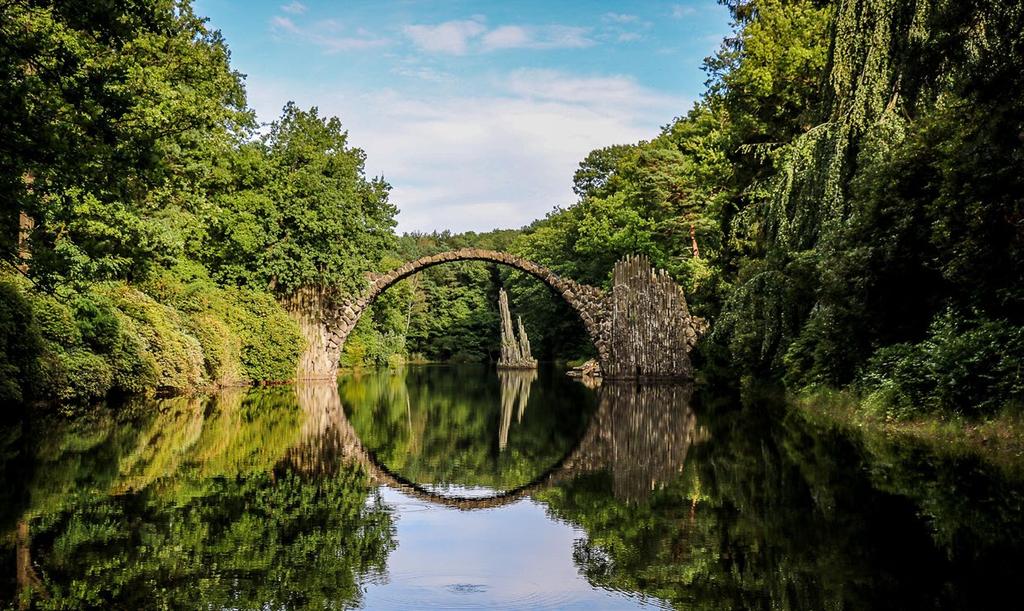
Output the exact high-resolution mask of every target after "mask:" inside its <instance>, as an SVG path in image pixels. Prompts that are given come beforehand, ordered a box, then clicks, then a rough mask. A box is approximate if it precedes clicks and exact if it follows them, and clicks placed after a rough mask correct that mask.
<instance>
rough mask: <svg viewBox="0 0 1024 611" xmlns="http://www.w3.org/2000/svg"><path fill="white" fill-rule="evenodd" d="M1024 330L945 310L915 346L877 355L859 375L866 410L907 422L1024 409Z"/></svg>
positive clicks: (899, 346) (901, 346) (889, 349)
mask: <svg viewBox="0 0 1024 611" xmlns="http://www.w3.org/2000/svg"><path fill="white" fill-rule="evenodd" d="M1022 364H1024V328H1022V327H1020V326H1018V325H1013V324H1011V323H1009V322H1008V321H1005V320H988V319H983V318H977V317H965V316H962V315H960V314H958V313H956V312H954V311H952V310H947V311H946V312H945V313H943V314H942V315H940V316H938V317H936V318H935V320H933V321H932V324H931V326H930V327H929V332H928V337H927V338H926V339H925V340H924V341H922V342H920V343H916V344H907V343H904V344H896V345H893V346H887V347H885V348H882V349H880V350H878V351H877V352H876V353H875V354H874V356H873V357H872V358H871V360H870V362H869V364H868V367H867V368H866V371H865V372H864V373H863V374H862V375H861V379H860V383H861V385H862V388H863V389H864V390H866V391H867V392H868V396H867V400H866V402H865V403H866V407H868V408H869V409H871V410H872V411H875V412H877V413H884V414H885V415H887V416H890V417H895V418H904V417H909V416H914V415H919V414H924V413H942V412H946V413H956V414H959V415H963V416H968V417H978V416H987V415H992V414H995V413H997V412H999V411H1000V410H1002V409H1006V408H1008V407H1013V406H1020V405H1022V404H1024V365H1022Z"/></svg>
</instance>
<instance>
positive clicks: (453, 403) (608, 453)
mask: <svg viewBox="0 0 1024 611" xmlns="http://www.w3.org/2000/svg"><path fill="white" fill-rule="evenodd" d="M117 411H118V413H119V414H120V415H118V416H115V415H113V413H112V412H108V411H100V412H99V413H97V414H95V415H92V416H90V417H88V418H79V419H76V420H74V421H68V420H67V419H58V418H38V419H36V420H35V421H32V422H29V423H27V424H19V425H16V426H15V425H10V426H6V427H3V428H0V552H2V553H0V601H2V604H3V605H4V606H9V607H13V608H18V607H25V608H62V609H78V608H102V609H110V608H115V609H150V608H171V609H192V608H196V609H198V608H204V609H225V608H230V609H285V608H287V609H292V608H318V609H339V608H368V609H426V608H443V609H452V608H504V609H538V608H557V609H628V608H644V607H653V608H670V607H672V608H685V609H693V608H696V609H705V608H706V609H746V608H750V609H930V608H946V609H1004V608H1018V603H1017V602H1016V601H1017V589H1018V586H1019V578H1020V575H1021V573H1022V570H1024V509H1022V507H1024V482H1022V481H1019V480H1017V479H1015V478H1014V477H1011V476H1009V475H1007V474H1005V473H1003V472H1001V471H999V470H997V469H996V468H994V467H990V466H987V465H985V464H984V463H982V462H980V461H978V460H976V459H972V458H966V457H956V456H952V455H950V456H942V455H936V454H935V453H934V452H931V451H928V450H926V449H924V448H923V447H917V446H912V445H907V444H906V443H903V444H896V443H894V442H892V441H890V440H887V439H885V438H881V437H876V436H872V435H866V434H855V435H851V434H849V433H843V432H841V431H839V430H837V429H835V428H830V427H828V426H826V425H822V424H816V423H815V422H814V421H813V420H811V419H808V418H807V417H805V416H802V415H801V413H800V412H798V411H795V410H790V409H787V408H786V406H785V405H784V404H782V403H781V402H780V401H779V400H778V399H777V398H775V397H773V396H772V395H771V394H770V393H766V392H762V393H759V392H755V391H748V392H746V393H744V396H743V397H742V398H741V397H740V393H739V392H737V391H735V390H731V391H716V390H712V389H711V388H709V387H697V388H693V387H690V386H673V385H642V386H637V385H622V384H605V385H603V386H601V387H599V388H589V387H588V386H587V385H584V384H582V383H580V382H577V381H574V380H571V379H569V378H567V377H566V376H565V375H564V374H563V372H561V371H557V370H554V369H543V368H542V369H541V370H540V371H539V372H521V371H520V372H496V371H494V370H493V369H492V368H487V367H483V366H481V367H461V366H460V367H447V366H425V367H410V368H406V369H403V370H400V371H390V372H388V371H382V372H371V373H363V374H361V375H355V376H349V377H345V378H343V379H341V380H340V381H339V383H338V384H337V385H336V386H335V385H330V384H326V385H324V384H320V385H302V386H298V387H295V388H292V387H286V388H274V389H261V390H235V391H231V392H226V393H221V394H219V395H217V396H214V397H209V398H195V399H169V400H161V401H157V402H148V403H147V402H141V403H137V404H134V405H129V406H121V407H120V408H119V409H118V410H117Z"/></svg>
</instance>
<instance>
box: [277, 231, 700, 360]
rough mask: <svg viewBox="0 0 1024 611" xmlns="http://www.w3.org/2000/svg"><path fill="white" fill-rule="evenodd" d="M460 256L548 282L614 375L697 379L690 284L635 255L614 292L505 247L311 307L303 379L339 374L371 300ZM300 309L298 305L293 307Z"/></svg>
mask: <svg viewBox="0 0 1024 611" xmlns="http://www.w3.org/2000/svg"><path fill="white" fill-rule="evenodd" d="M456 261H487V262H491V263H497V264H500V265H506V266H509V267H512V268H514V269H518V270H520V271H523V272H526V273H528V274H531V275H533V276H534V277H536V278H538V279H540V280H541V281H542V282H544V283H545V284H547V285H548V286H549V287H550V288H551V289H552V290H553V291H554V292H555V293H557V294H558V295H559V296H561V297H562V298H563V299H565V301H566V302H567V303H568V304H569V305H570V306H571V307H572V308H573V310H575V311H576V313H577V314H578V315H579V317H580V320H582V321H583V325H584V327H585V328H586V330H587V334H588V335H589V336H590V339H591V341H592V342H593V343H594V347H595V348H596V349H597V355H598V362H599V363H600V365H601V370H602V374H603V376H604V377H605V378H606V379H689V378H691V377H692V369H691V365H690V358H689V351H690V350H691V349H692V348H693V346H694V345H695V344H696V343H697V339H698V338H699V336H700V334H701V333H702V332H703V330H704V326H705V325H704V321H703V320H701V319H699V318H697V317H692V316H690V312H689V309H688V307H687V304H686V297H685V296H684V295H683V289H682V287H680V286H679V285H677V284H676V283H675V282H673V281H672V280H671V278H669V277H668V275H667V274H666V273H665V272H664V271H655V270H653V269H652V268H651V266H650V264H649V262H648V261H647V259H646V258H645V257H642V256H634V257H627V258H625V259H623V260H622V261H620V262H618V263H617V264H616V265H615V270H614V272H613V286H612V290H611V291H610V292H606V291H604V290H601V289H599V288H596V287H592V286H588V285H585V284H580V283H578V282H575V281H573V280H570V279H567V278H562V277H561V276H559V275H557V274H555V273H554V272H552V271H551V270H549V269H548V268H546V267H544V266H541V265H538V264H536V263H534V262H532V261H529V260H527V259H523V258H522V257H517V256H515V255H511V254H509V253H505V252H498V251H493V250H482V249H477V248H464V249H461V250H454V251H449V252H443V253H438V254H436V255H430V256H427V257H422V258H420V259H417V260H415V261H410V262H408V263H406V264H404V265H402V266H401V267H398V268H396V269H393V270H391V271H389V272H387V273H385V274H381V275H376V276H373V277H371V278H370V279H369V286H368V287H367V288H366V290H365V291H364V292H363V293H362V294H361V295H359V296H357V297H355V298H353V299H351V300H349V301H347V302H343V303H340V304H338V305H335V306H333V307H323V306H319V305H318V306H317V307H316V309H315V311H313V312H310V311H309V310H310V309H311V308H310V307H309V306H308V305H305V306H304V305H301V304H299V305H298V306H297V307H298V308H305V311H304V312H303V314H304V315H305V317H306V319H307V320H308V319H309V317H310V316H311V315H312V317H313V318H315V319H316V323H315V324H314V325H303V327H304V328H303V332H304V334H305V335H306V340H307V347H306V351H305V353H304V354H303V355H302V357H301V359H300V363H299V368H298V372H297V378H298V379H305V380H310V379H334V378H335V377H336V376H337V371H338V370H337V364H338V360H339V358H340V356H341V351H342V348H343V347H344V345H345V339H346V338H347V337H348V335H349V334H350V333H351V332H352V329H354V328H355V326H356V323H357V322H359V318H360V316H362V314H363V312H364V311H365V310H366V308H367V306H369V305H370V304H372V303H373V301H374V300H375V299H376V298H377V297H378V296H379V295H380V294H381V293H383V292H384V291H385V290H387V289H388V288H389V287H391V286H392V285H394V284H396V283H398V282H400V281H401V280H403V279H405V278H408V277H409V276H412V275H413V274H415V273H417V272H420V271H422V270H424V269H426V268H428V267H433V266H435V265H441V264H444V263H452V262H456ZM320 303H322V301H321V302H320ZM293 315H294V310H293Z"/></svg>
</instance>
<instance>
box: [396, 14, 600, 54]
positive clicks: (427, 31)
mask: <svg viewBox="0 0 1024 611" xmlns="http://www.w3.org/2000/svg"><path fill="white" fill-rule="evenodd" d="M484 22H485V20H484V17H483V16H480V15H476V16H474V17H473V18H472V19H466V20H456V21H445V22H443V23H439V24H436V25H407V26H405V27H403V28H402V31H403V32H404V33H405V35H406V36H407V37H408V38H409V40H411V41H412V43H413V44H414V45H416V47H418V48H419V49H420V50H422V51H427V52H429V53H444V54H448V55H465V54H467V53H470V52H488V51H498V50H503V49H571V48H583V47H589V46H591V45H593V44H594V41H593V40H592V39H591V38H590V37H589V36H588V34H589V32H590V30H589V29H588V28H581V27H575V26H567V25H542V26H531V25H514V24H511V25H503V26H499V27H496V28H493V29H489V28H488V27H487V26H486V25H485V23H484Z"/></svg>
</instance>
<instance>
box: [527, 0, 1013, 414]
mask: <svg viewBox="0 0 1024 611" xmlns="http://www.w3.org/2000/svg"><path fill="white" fill-rule="evenodd" d="M726 4H728V6H729V8H730V10H731V11H732V13H733V16H734V18H735V34H734V35H733V36H732V37H730V38H727V39H726V40H725V42H724V43H723V45H722V47H721V49H720V51H719V52H718V53H717V54H716V55H715V56H714V57H711V58H709V59H708V60H707V62H706V69H707V72H708V75H709V81H708V89H707V91H706V93H705V95H704V96H703V98H702V99H701V101H700V102H698V103H697V104H696V105H695V107H694V108H693V109H692V110H691V111H690V112H689V113H688V114H687V115H685V116H683V117H681V118H679V119H677V120H676V121H674V122H673V123H672V124H670V125H669V126H667V127H666V128H665V129H664V130H663V132H662V133H661V134H660V135H659V136H658V137H657V138H655V139H653V140H651V141H650V142H640V143H638V144H636V145H631V146H614V147H609V148H605V149H600V150H597V151H594V152H593V153H591V155H590V156H588V157H587V159H585V160H584V161H583V162H582V163H581V164H580V169H579V171H578V172H577V174H576V177H575V178H576V189H575V190H576V193H577V194H578V195H579V197H580V199H579V201H578V202H577V203H576V204H574V205H573V206H570V207H569V208H565V209H557V210H555V211H554V212H553V213H552V214H550V215H549V216H548V218H546V219H544V220H541V221H538V222H536V223H534V224H533V225H532V226H530V227H528V228H527V229H526V230H525V231H524V233H523V235H522V236H521V237H520V238H518V239H517V240H516V241H515V242H514V244H513V249H514V250H515V251H516V252H518V253H519V254H522V255H525V256H527V257H529V258H532V259H534V260H537V261H538V262H540V263H543V264H546V265H549V266H551V267H552V268H554V269H556V270H557V271H559V272H561V273H564V274H566V275H568V276H570V277H573V278H575V279H577V280H581V281H584V282H589V283H596V284H600V283H606V282H607V281H608V278H609V274H610V271H611V268H612V265H613V263H614V261H615V260H616V259H618V258H619V257H620V256H622V255H623V254H626V253H630V252H644V253H646V254H648V255H649V256H650V257H651V259H652V261H654V263H655V264H656V265H657V266H660V267H663V268H665V269H667V270H669V272H670V273H671V274H672V275H673V276H674V277H675V278H676V279H677V280H678V281H680V282H681V283H682V284H683V286H684V287H685V288H686V289H687V295H688V298H689V300H690V305H691V308H692V310H694V311H695V312H697V313H699V314H701V315H704V316H707V317H709V318H711V319H712V321H713V323H714V333H713V336H712V338H711V341H709V342H705V346H704V352H705V354H706V355H707V356H708V357H709V358H713V359H719V358H720V359H728V360H729V362H730V363H732V364H733V365H738V366H739V368H740V369H741V370H742V371H745V372H748V373H754V374H757V375H768V376H771V377H782V378H784V379H785V380H786V382H787V384H788V385H789V386H790V387H791V388H794V389H795V388H801V387H806V386H815V385H825V386H853V387H854V388H856V389H859V390H861V391H863V392H864V393H865V395H867V394H871V396H872V397H873V399H872V401H871V403H872V404H873V405H874V406H875V408H877V409H881V410H883V411H886V412H887V413H889V414H890V415H892V416H900V417H902V416H910V415H915V414H922V413H951V412H957V413H961V414H965V415H971V416H976V415H985V414H991V413H993V412H995V411H998V410H1000V409H1003V408H1006V407H1011V406H1019V405H1021V404H1022V401H1024V377H1022V375H1024V374H1022V371H1021V369H1020V367H1019V363H1021V362H1024V352H1022V351H1021V349H1022V344H1021V339H1020V338H1021V333H1022V329H1024V319H1022V317H1021V314H1020V313H1021V312H1024V293H1022V292H1021V289H1020V286H1021V283H1020V278H1021V277H1024V250H1022V248H1024V232H1022V229H1021V227H1022V226H1021V222H1022V221H1021V219H1024V197H1022V195H1021V194H1022V193H1024V189H1022V185H1021V180H1022V177H1024V153H1022V151H1024V149H1022V147H1021V145H1020V142H1021V136H1020V134H1021V133H1024V131H1022V130H1024V105H1022V102H1021V100H1024V95H1022V92H1024V82H1022V80H1021V72H1020V70H1019V69H1017V68H1014V66H1016V67H1018V68H1019V66H1020V65H1021V64H1022V63H1024V50H1022V44H1024V42H1022V38H1021V32H1022V31H1024V9H1022V8H1021V6H1020V5H1019V3H1004V2H996V1H994V0H993V1H985V2H974V3H966V4H965V3H961V2H953V1H947V0H919V1H915V2H893V1H891V0H842V1H836V2H824V1H813V0H749V1H737V2H727V3H726ZM522 306H523V307H524V308H526V309H528V310H533V311H537V312H542V311H543V310H542V308H541V307H540V306H539V302H538V301H537V300H532V301H529V302H524V303H523V304H522ZM557 324H558V323H557V321H555V320H552V319H547V320H543V321H542V323H541V324H539V325H537V327H538V328H539V329H541V330H549V329H550V330H554V329H558V330H557V331H555V333H557V334H558V335H559V336H561V337H565V336H566V334H567V330H565V329H559V328H558V326H557ZM544 332H546V331H544ZM578 332H579V330H577V333H578ZM544 339H545V338H543V337H542V338H538V341H539V342H541V343H543V342H544ZM723 348H724V350H723Z"/></svg>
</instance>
